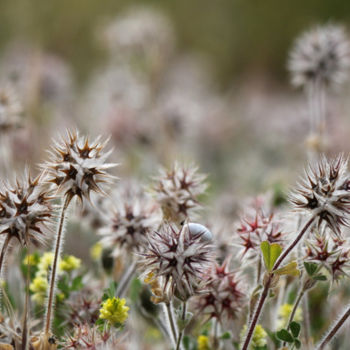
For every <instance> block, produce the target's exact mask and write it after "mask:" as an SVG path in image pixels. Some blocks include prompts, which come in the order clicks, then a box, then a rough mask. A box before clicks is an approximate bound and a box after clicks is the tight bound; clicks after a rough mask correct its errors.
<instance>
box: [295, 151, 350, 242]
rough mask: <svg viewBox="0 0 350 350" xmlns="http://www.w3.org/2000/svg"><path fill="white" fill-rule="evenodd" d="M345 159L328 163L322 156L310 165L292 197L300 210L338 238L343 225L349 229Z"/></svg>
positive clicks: (349, 191)
mask: <svg viewBox="0 0 350 350" xmlns="http://www.w3.org/2000/svg"><path fill="white" fill-rule="evenodd" d="M347 163H348V162H347V159H345V158H344V156H343V155H339V156H338V157H336V158H334V159H331V160H328V159H327V158H326V157H325V156H322V157H321V158H320V160H319V161H318V162H317V164H314V165H311V164H310V165H309V166H308V168H307V169H306V171H305V176H304V177H303V178H302V179H301V180H300V181H299V183H298V186H297V188H296V189H295V190H294V192H292V193H291V195H290V200H291V202H292V203H293V204H294V206H295V208H296V209H297V210H299V211H300V210H301V211H303V212H308V213H310V214H311V215H313V216H315V218H316V219H317V223H318V226H320V225H321V224H325V225H326V226H328V227H329V228H330V229H331V231H332V232H334V233H335V234H336V235H337V236H340V235H341V232H340V228H341V226H342V225H345V226H349V224H350V222H349V215H350V176H349V173H348V169H347Z"/></svg>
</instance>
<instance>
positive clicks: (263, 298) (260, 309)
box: [242, 216, 315, 350]
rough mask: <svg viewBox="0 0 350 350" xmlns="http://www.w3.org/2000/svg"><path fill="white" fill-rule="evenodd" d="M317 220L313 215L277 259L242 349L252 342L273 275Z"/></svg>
mask: <svg viewBox="0 0 350 350" xmlns="http://www.w3.org/2000/svg"><path fill="white" fill-rule="evenodd" d="M314 221H315V216H312V217H311V218H310V219H309V220H308V221H307V222H306V224H305V225H304V227H303V228H302V229H301V231H300V232H299V234H298V236H297V237H296V238H295V240H294V241H293V242H292V243H291V244H290V245H289V246H288V247H287V248H286V249H285V250H284V251H283V253H282V254H281V255H280V257H279V258H278V259H277V261H276V263H275V265H274V267H273V269H272V273H271V274H270V276H269V277H268V279H267V281H266V283H265V286H264V289H263V291H262V293H261V296H260V299H259V303H258V306H257V308H256V309H255V312H254V316H253V319H252V321H251V323H250V326H249V329H248V332H247V336H246V338H245V341H244V343H243V347H242V350H247V349H248V347H249V344H250V341H251V339H252V336H253V333H254V330H255V326H256V324H257V322H258V320H259V317H260V314H261V312H262V310H263V307H264V304H265V301H266V297H267V295H268V291H269V288H270V284H271V281H272V277H273V272H274V271H276V270H277V269H278V267H279V266H280V265H281V264H282V262H283V260H284V259H285V258H286V257H287V256H288V255H289V253H290V252H291V251H292V250H293V249H294V248H295V247H296V246H297V244H298V243H299V241H300V240H301V239H302V237H303V236H304V235H305V233H306V232H307V231H308V229H309V228H310V226H311V225H312V224H313V223H314Z"/></svg>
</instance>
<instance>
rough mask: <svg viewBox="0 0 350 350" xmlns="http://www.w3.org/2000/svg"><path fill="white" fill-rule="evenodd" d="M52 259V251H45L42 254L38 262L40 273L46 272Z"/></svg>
mask: <svg viewBox="0 0 350 350" xmlns="http://www.w3.org/2000/svg"><path fill="white" fill-rule="evenodd" d="M53 259H54V255H53V253H52V252H46V253H44V254H43V256H42V257H41V258H40V262H39V264H38V269H39V271H40V273H41V274H47V272H48V270H49V267H50V266H51V265H52V263H53Z"/></svg>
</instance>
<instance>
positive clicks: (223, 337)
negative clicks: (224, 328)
mask: <svg viewBox="0 0 350 350" xmlns="http://www.w3.org/2000/svg"><path fill="white" fill-rule="evenodd" d="M231 337H232V334H231V332H225V333H223V334H222V335H221V337H220V339H223V340H225V339H231Z"/></svg>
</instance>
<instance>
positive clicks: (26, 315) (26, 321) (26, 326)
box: [21, 248, 30, 350]
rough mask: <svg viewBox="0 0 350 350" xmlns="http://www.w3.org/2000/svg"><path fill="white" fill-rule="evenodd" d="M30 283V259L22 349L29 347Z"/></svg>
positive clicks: (27, 274)
mask: <svg viewBox="0 0 350 350" xmlns="http://www.w3.org/2000/svg"><path fill="white" fill-rule="evenodd" d="M27 255H28V256H29V255H30V252H29V248H28V250H27ZM29 283H30V264H29V260H28V264H27V273H26V296H25V302H24V315H23V326H22V347H21V349H22V350H26V349H27V341H28V334H29V329H28V314H29V306H30V305H29Z"/></svg>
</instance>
